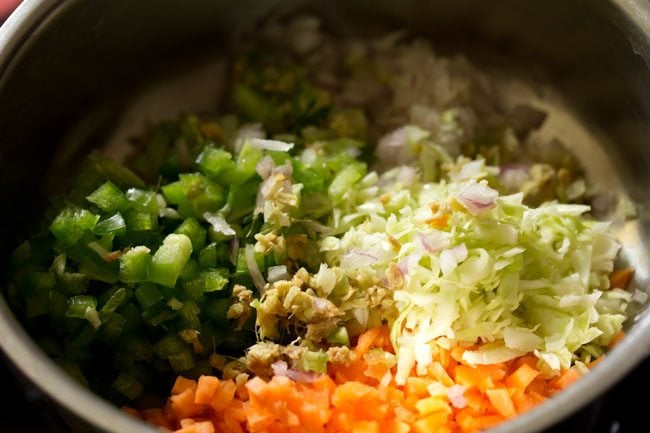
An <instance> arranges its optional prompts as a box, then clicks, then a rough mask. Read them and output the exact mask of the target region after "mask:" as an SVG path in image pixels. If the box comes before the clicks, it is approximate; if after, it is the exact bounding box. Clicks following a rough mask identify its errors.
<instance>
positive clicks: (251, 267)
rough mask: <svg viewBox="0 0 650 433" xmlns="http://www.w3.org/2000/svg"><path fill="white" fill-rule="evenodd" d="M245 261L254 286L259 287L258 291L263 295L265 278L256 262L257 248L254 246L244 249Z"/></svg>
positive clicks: (249, 245) (247, 246) (250, 245)
mask: <svg viewBox="0 0 650 433" xmlns="http://www.w3.org/2000/svg"><path fill="white" fill-rule="evenodd" d="M244 259H245V260H246V267H247V268H248V273H249V274H250V276H251V280H253V284H255V287H257V290H258V291H259V292H260V293H261V294H263V293H264V285H265V284H266V283H265V282H264V277H263V276H262V272H261V271H260V267H259V266H257V261H256V260H255V246H254V245H253V244H248V245H246V248H245V249H244Z"/></svg>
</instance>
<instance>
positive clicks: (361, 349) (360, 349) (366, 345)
mask: <svg viewBox="0 0 650 433" xmlns="http://www.w3.org/2000/svg"><path fill="white" fill-rule="evenodd" d="M380 333H381V328H372V329H368V330H367V331H366V332H364V333H363V334H361V335H360V336H359V339H358V341H357V345H356V347H355V348H354V353H355V354H356V355H357V358H361V357H362V356H363V355H365V354H366V353H367V352H368V351H369V350H370V348H371V347H372V345H373V343H374V341H375V338H377V337H378V336H379V334H380Z"/></svg>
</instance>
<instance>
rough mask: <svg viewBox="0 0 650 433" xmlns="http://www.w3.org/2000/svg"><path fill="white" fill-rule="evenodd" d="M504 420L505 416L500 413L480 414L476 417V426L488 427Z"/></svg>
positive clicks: (479, 427)
mask: <svg viewBox="0 0 650 433" xmlns="http://www.w3.org/2000/svg"><path fill="white" fill-rule="evenodd" d="M502 421H504V417H502V416H499V415H484V416H479V417H477V418H475V419H474V422H475V424H474V426H475V427H476V428H478V429H481V430H483V429H488V428H490V427H493V426H495V425H497V424H499V423H500V422H502Z"/></svg>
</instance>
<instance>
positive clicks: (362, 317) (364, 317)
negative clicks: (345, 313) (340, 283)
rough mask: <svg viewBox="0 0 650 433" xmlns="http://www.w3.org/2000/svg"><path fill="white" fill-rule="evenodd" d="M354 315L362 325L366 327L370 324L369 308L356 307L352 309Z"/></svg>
mask: <svg viewBox="0 0 650 433" xmlns="http://www.w3.org/2000/svg"><path fill="white" fill-rule="evenodd" d="M352 315H353V316H354V318H355V319H357V322H359V323H360V324H361V326H363V327H364V328H365V327H366V325H367V324H368V316H369V315H370V312H369V311H368V309H367V308H355V309H354V310H352Z"/></svg>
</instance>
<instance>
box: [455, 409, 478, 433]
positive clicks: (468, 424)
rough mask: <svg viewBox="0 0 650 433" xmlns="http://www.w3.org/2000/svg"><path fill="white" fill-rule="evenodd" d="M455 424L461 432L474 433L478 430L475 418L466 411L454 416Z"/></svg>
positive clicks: (463, 410)
mask: <svg viewBox="0 0 650 433" xmlns="http://www.w3.org/2000/svg"><path fill="white" fill-rule="evenodd" d="M456 422H457V423H458V426H459V427H460V429H461V431H463V432H475V431H477V430H478V426H477V423H476V417H474V416H472V414H471V413H470V411H469V410H468V409H462V410H461V411H460V412H458V413H457V414H456Z"/></svg>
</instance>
